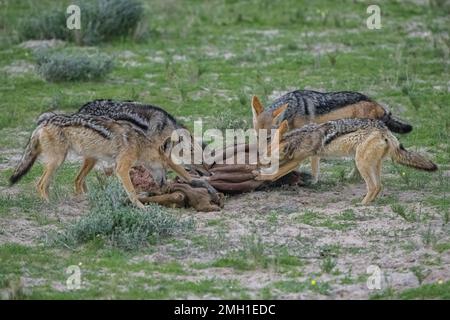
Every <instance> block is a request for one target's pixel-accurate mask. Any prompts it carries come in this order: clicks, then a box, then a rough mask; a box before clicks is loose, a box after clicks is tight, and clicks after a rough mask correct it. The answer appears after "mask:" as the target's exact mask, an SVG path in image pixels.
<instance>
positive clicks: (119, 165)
mask: <svg viewBox="0 0 450 320" xmlns="http://www.w3.org/2000/svg"><path fill="white" fill-rule="evenodd" d="M171 148H172V142H171V141H170V139H166V140H163V141H160V140H154V139H151V138H149V137H148V136H147V135H146V132H144V131H143V130H142V129H140V128H138V127H137V126H135V125H133V124H131V123H130V122H129V121H123V120H113V119H111V118H108V117H103V116H93V115H85V114H74V115H57V114H54V113H45V114H43V115H41V116H40V117H39V119H38V126H37V128H36V129H35V130H34V131H33V133H32V135H31V138H30V141H29V142H28V145H27V146H26V149H25V152H24V154H23V156H22V159H21V161H20V163H19V164H18V166H17V167H16V169H15V171H14V173H13V175H12V176H11V177H10V182H11V184H14V183H16V182H18V181H19V180H20V178H22V177H23V176H24V175H25V174H26V173H27V172H28V171H29V170H30V168H31V167H32V166H33V164H34V162H35V161H36V159H37V158H38V157H39V156H41V157H42V159H43V162H44V173H43V174H42V176H41V178H40V179H39V182H38V184H37V189H38V193H39V195H40V196H41V197H42V198H43V199H45V200H47V201H48V188H49V185H50V181H51V178H52V176H53V174H54V173H55V171H56V170H57V169H58V167H59V166H60V165H61V164H62V163H63V162H64V160H65V159H66V156H67V153H68V152H69V151H74V152H75V153H77V154H79V155H81V156H82V157H83V159H84V160H83V165H82V168H81V170H80V171H79V173H78V175H77V177H76V179H75V191H76V193H83V192H85V191H86V185H85V177H86V176H87V174H88V173H89V172H90V171H91V170H92V168H93V167H94V166H95V164H96V163H97V161H98V160H101V159H105V160H113V161H114V162H115V172H116V175H117V176H118V178H119V179H120V181H121V182H122V185H123V187H124V189H125V190H126V192H127V194H128V197H129V199H130V200H131V202H132V203H133V204H135V205H136V206H138V207H143V204H142V203H141V202H140V201H139V200H138V198H137V195H136V192H135V189H134V187H133V184H132V183H131V179H130V175H129V171H130V169H131V167H133V166H134V165H137V164H139V163H142V164H148V163H150V164H155V163H156V164H158V165H159V166H161V167H163V168H167V167H169V168H171V169H173V170H174V171H175V172H176V173H177V174H179V175H180V176H181V177H182V178H183V179H185V180H186V181H188V182H192V178H191V176H190V175H189V174H188V173H187V172H186V171H185V170H184V168H183V167H181V166H179V165H177V164H175V163H173V162H172V160H171V157H170V152H171V150H170V149H171Z"/></svg>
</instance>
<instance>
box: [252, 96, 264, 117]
mask: <svg viewBox="0 0 450 320" xmlns="http://www.w3.org/2000/svg"><path fill="white" fill-rule="evenodd" d="M252 111H253V116H259V115H260V114H261V113H262V112H263V111H264V107H263V105H262V104H261V101H259V99H258V97H257V96H253V97H252Z"/></svg>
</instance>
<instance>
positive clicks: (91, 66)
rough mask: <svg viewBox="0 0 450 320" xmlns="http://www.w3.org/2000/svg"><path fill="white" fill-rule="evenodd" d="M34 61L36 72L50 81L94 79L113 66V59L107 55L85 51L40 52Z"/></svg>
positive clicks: (102, 75)
mask: <svg viewBox="0 0 450 320" xmlns="http://www.w3.org/2000/svg"><path fill="white" fill-rule="evenodd" d="M36 62H37V71H38V73H39V74H40V75H41V76H42V77H44V79H45V80H47V81H52V82H58V81H83V80H96V79H100V78H103V77H105V76H106V74H108V73H109V72H111V70H112V68H113V60H112V58H111V57H109V56H108V55H106V54H101V53H98V52H92V53H89V52H87V51H73V50H64V51H59V52H50V51H47V52H40V53H38V55H37V61H36Z"/></svg>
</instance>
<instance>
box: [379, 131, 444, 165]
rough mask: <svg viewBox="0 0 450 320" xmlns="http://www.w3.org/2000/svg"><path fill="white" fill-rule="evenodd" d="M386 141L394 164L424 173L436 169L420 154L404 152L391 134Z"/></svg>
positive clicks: (431, 162)
mask: <svg viewBox="0 0 450 320" xmlns="http://www.w3.org/2000/svg"><path fill="white" fill-rule="evenodd" d="M386 139H387V141H388V143H389V146H390V155H391V157H392V160H394V161H395V162H398V163H400V164H403V165H406V166H409V167H413V168H416V169H419V170H425V171H436V170H437V169H438V167H437V165H436V164H435V163H434V162H433V161H431V160H428V159H427V158H425V157H424V156H422V155H421V154H420V153H417V152H414V151H408V150H406V149H405V148H404V147H403V146H402V145H401V144H400V142H399V141H398V140H397V138H396V137H395V136H394V135H392V134H391V133H389V134H388V136H386Z"/></svg>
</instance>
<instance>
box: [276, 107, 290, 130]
mask: <svg viewBox="0 0 450 320" xmlns="http://www.w3.org/2000/svg"><path fill="white" fill-rule="evenodd" d="M288 107H289V104H287V103H286V104H283V105H282V106H280V107H278V108H276V109H275V110H273V111H272V125H273V126H277V125H278V124H279V123H280V121H281V119H283V116H284V113H285V112H286V109H287V108H288Z"/></svg>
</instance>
